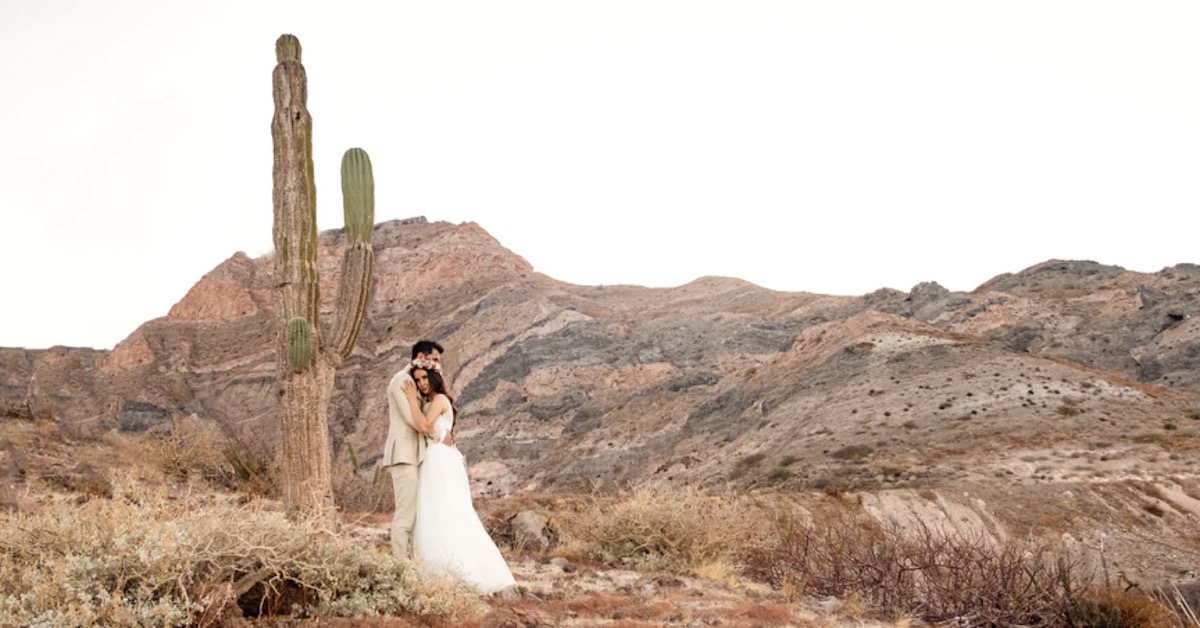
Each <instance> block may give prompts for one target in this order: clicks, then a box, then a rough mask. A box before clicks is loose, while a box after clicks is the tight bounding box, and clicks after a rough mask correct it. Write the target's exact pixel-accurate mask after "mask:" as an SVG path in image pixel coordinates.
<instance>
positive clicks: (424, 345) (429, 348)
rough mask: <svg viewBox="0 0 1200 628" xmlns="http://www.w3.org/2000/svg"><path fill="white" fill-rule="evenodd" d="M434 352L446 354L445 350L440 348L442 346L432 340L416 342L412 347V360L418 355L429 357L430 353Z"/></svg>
mask: <svg viewBox="0 0 1200 628" xmlns="http://www.w3.org/2000/svg"><path fill="white" fill-rule="evenodd" d="M434 351H437V352H438V353H445V352H446V350H445V349H443V348H442V345H439V344H438V343H436V342H434V341H432V340H418V341H417V344H415V345H413V348H412V359H414V360H415V359H417V354H418V353H424V354H425V355H429V354H430V353H433V352H434Z"/></svg>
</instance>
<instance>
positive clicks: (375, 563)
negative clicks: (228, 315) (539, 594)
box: [0, 484, 482, 626]
mask: <svg viewBox="0 0 1200 628" xmlns="http://www.w3.org/2000/svg"><path fill="white" fill-rule="evenodd" d="M115 493H116V495H115V497H114V498H113V499H93V500H90V501H88V502H86V503H84V504H82V505H76V504H74V503H73V502H71V503H67V502H60V503H56V504H51V505H48V506H45V507H43V508H41V509H40V510H39V511H38V512H36V513H25V514H11V515H0V591H2V592H3V593H2V594H0V617H3V618H5V621H6V622H11V624H5V625H22V626H24V625H53V626H91V625H113V626H140V625H184V624H197V625H205V624H208V625H215V624H216V623H219V622H221V621H223V618H228V617H229V616H233V617H241V616H243V614H245V615H249V616H252V617H253V616H259V615H272V614H289V615H294V616H298V617H359V616H369V615H376V614H383V613H387V614H416V613H422V614H426V615H431V616H440V617H446V618H449V617H461V618H472V617H475V616H477V615H479V613H480V612H481V611H482V606H481V602H480V601H479V600H478V598H477V597H475V596H473V595H471V594H470V593H468V592H466V591H464V590H462V589H460V588H457V587H455V586H453V585H448V584H445V583H426V582H424V581H423V580H422V579H421V578H420V576H419V573H418V571H417V569H416V567H415V566H414V565H413V564H412V563H411V562H409V561H401V560H397V559H393V558H392V557H391V556H390V555H389V554H382V553H380V552H377V551H375V550H374V549H373V548H371V547H368V546H365V545H364V544H363V543H362V542H361V541H356V540H354V539H352V538H350V537H348V536H345V535H343V534H341V533H339V532H338V531H336V530H329V529H326V528H323V527H322V526H319V525H317V524H316V523H313V522H301V523H292V522H289V521H287V520H286V519H285V518H284V516H283V514H282V513H281V512H278V511H277V510H274V509H273V507H272V506H271V505H270V504H260V503H259V502H250V503H249V504H246V505H240V506H239V505H235V504H233V503H222V502H211V501H205V502H192V501H190V500H189V499H181V498H179V497H177V496H176V497H174V498H171V497H170V496H168V495H167V494H166V493H165V492H154V493H151V492H146V491H141V492H140V493H139V492H136V491H131V490H130V489H127V488H121V485H120V484H118V488H117V490H116V491H115Z"/></svg>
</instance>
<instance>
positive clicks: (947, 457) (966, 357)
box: [0, 218, 1200, 564]
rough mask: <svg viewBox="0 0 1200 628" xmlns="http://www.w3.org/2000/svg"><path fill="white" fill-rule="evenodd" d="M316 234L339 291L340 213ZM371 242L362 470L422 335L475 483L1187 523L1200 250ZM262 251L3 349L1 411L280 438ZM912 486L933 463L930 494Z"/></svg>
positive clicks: (95, 424) (340, 425) (1195, 433)
mask: <svg viewBox="0 0 1200 628" xmlns="http://www.w3.org/2000/svg"><path fill="white" fill-rule="evenodd" d="M320 242H321V245H322V248H321V255H320V265H321V273H322V284H321V285H322V288H323V292H322V295H323V299H324V300H325V307H326V309H331V308H332V298H333V295H334V294H336V282H337V278H338V275H337V265H338V260H339V259H340V255H341V248H342V247H343V246H344V238H343V237H342V234H341V233H340V232H338V231H330V232H326V233H324V234H322V235H321V238H320ZM374 245H375V255H376V278H375V286H374V297H373V299H374V300H373V304H372V306H371V309H370V312H369V315H368V320H367V324H366V327H365V329H364V331H363V333H362V335H361V337H360V339H359V343H358V346H357V348H356V350H355V352H354V354H353V355H352V356H351V357H350V358H349V359H348V360H347V361H346V363H345V364H344V365H343V367H342V368H341V370H340V371H339V372H338V378H337V390H336V393H335V397H334V408H333V416H332V417H331V429H332V430H333V432H334V433H333V437H334V443H335V447H336V448H337V450H338V451H339V452H348V451H353V452H355V455H354V456H353V457H352V458H353V459H354V460H356V461H357V462H358V464H359V467H360V470H361V472H362V473H363V474H370V473H372V472H373V471H374V469H375V466H376V464H377V459H378V456H377V455H376V454H375V452H377V451H379V450H380V449H381V447H382V443H383V440H384V437H385V433H386V418H385V417H386V400H385V397H384V389H385V386H386V383H387V381H388V380H389V378H390V377H391V376H392V374H393V373H394V372H396V371H397V370H398V369H399V368H401V367H402V366H403V365H404V364H405V363H406V362H407V359H408V355H409V348H410V346H411V344H412V342H413V341H414V340H416V339H418V338H422V337H429V338H435V339H438V340H439V341H441V342H442V343H443V344H444V345H445V346H446V347H447V349H448V352H447V354H446V356H445V363H446V365H447V367H448V372H449V373H450V374H451V386H452V389H453V390H454V391H455V392H457V394H458V395H459V401H460V405H461V407H462V423H461V424H460V426H461V427H460V437H459V444H460V447H461V448H462V449H463V450H464V452H465V453H466V455H467V456H468V459H469V460H470V461H471V462H472V467H471V473H472V476H473V478H474V480H475V488H476V490H477V491H478V492H479V493H481V494H483V495H491V496H498V495H507V494H511V493H514V492H519V491H532V492H537V493H546V492H575V491H592V490H603V491H610V490H619V489H627V488H632V487H641V486H664V485H679V484H689V485H699V486H705V487H715V488H723V487H729V488H743V489H744V488H755V487H772V488H780V489H805V488H815V489H824V490H826V491H830V492H841V491H847V490H860V491H864V490H865V491H876V492H875V493H873V495H874V496H873V497H871V498H870V499H873V500H876V502H877V503H876V502H871V501H870V499H869V500H868V502H866V505H870V504H872V503H874V504H875V506H874V507H876V508H878V509H882V510H887V509H889V508H890V509H891V510H892V511H893V512H894V513H900V512H907V513H910V514H912V513H917V514H920V513H924V514H921V515H920V516H922V517H925V518H928V516H932V515H930V513H929V512H926V511H928V509H929V508H930V507H931V506H930V505H931V504H933V506H935V508H934V509H935V510H936V511H937V512H940V513H942V514H941V515H940V516H942V517H943V518H946V519H947V520H954V521H966V520H968V519H969V520H971V521H973V522H975V523H976V524H978V525H977V527H978V528H979V529H981V530H985V531H987V532H988V533H989V534H995V535H1001V536H1002V535H1005V534H1019V533H1021V532H1022V531H1025V530H1029V529H1032V527H1033V526H1034V525H1035V524H1036V523H1037V522H1038V521H1039V520H1040V521H1042V522H1043V523H1044V522H1045V518H1046V517H1051V519H1055V518H1056V519H1055V520H1057V521H1060V522H1062V521H1069V518H1067V519H1064V518H1063V516H1062V513H1061V512H1058V511H1055V512H1056V513H1057V514H1054V513H1051V514H1053V516H1051V514H1047V512H1046V511H1044V510H1040V509H1039V508H1032V507H1027V506H1028V504H1029V503H1032V502H1028V500H1035V502H1036V503H1037V504H1039V505H1040V506H1045V507H1046V508H1051V507H1052V506H1053V505H1055V504H1057V505H1058V506H1054V507H1061V505H1062V503H1063V500H1064V498H1063V496H1062V495H1063V493H1062V491H1064V490H1065V491H1067V492H1071V491H1072V490H1074V491H1076V492H1075V493H1071V494H1072V495H1073V497H1072V498H1071V499H1077V498H1078V499H1080V500H1084V501H1087V503H1088V504H1090V505H1088V506H1086V507H1085V505H1077V506H1078V508H1075V506H1072V507H1071V508H1072V509H1074V510H1070V509H1069V510H1070V511H1071V512H1091V514H1090V515H1088V516H1089V517H1091V519H1089V521H1091V522H1092V523H1093V524H1094V523H1096V522H1097V521H1101V519H1103V517H1101V516H1100V514H1102V513H1103V512H1104V511H1105V509H1109V510H1113V511H1117V512H1124V513H1125V514H1129V513H1130V512H1132V515H1130V517H1131V518H1132V520H1135V521H1143V520H1144V521H1143V522H1144V523H1145V524H1146V525H1147V526H1152V527H1151V528H1146V529H1147V530H1151V532H1153V533H1154V534H1160V533H1163V534H1167V533H1169V534H1173V535H1176V537H1178V538H1181V539H1184V538H1186V537H1187V534H1185V531H1186V529H1191V528H1181V527H1180V524H1181V523H1187V524H1188V525H1189V526H1191V525H1195V523H1196V521H1197V518H1198V517H1200V491H1196V490H1195V489H1188V488H1187V487H1188V486H1194V482H1195V478H1196V475H1195V469H1196V464H1195V461H1196V457H1197V452H1198V451H1200V394H1198V393H1200V322H1198V321H1200V316H1197V314H1200V266H1194V265H1186V264H1185V265H1179V266H1176V267H1173V268H1168V269H1164V270H1162V271H1161V272H1158V273H1155V274H1141V273H1134V272H1129V271H1125V270H1122V269H1120V268H1117V267H1112V266H1103V265H1100V264H1096V263H1093V262H1068V261H1050V262H1046V263H1043V264H1040V265H1038V266H1034V267H1032V268H1029V269H1026V270H1023V271H1021V272H1018V273H1016V274H1005V275H1001V276H999V277H996V278H995V279H993V280H991V281H989V282H987V283H985V284H984V285H982V286H980V287H979V288H978V289H976V290H975V291H973V292H969V293H956V292H949V291H947V290H945V289H943V288H942V287H940V286H938V285H937V284H936V283H923V284H920V285H918V286H916V287H915V288H913V290H912V291H911V292H908V293H903V292H898V291H894V290H880V291H877V292H874V293H871V294H868V295H864V296H859V297H837V296H826V295H817V294H806V293H784V292H775V291H771V290H766V289H763V288H760V287H758V286H755V285H753V284H750V283H747V282H744V281H739V280H736V279H726V278H716V277H706V278H702V279H698V280H696V281H693V282H691V283H688V284H686V285H683V286H679V287H676V288H667V289H651V288H642V287H636V286H575V285H570V284H565V283H562V282H559V281H555V280H554V279H552V278H549V277H546V276H544V275H541V274H538V273H536V272H534V271H533V269H532V268H531V267H530V265H529V264H528V263H527V262H525V260H523V259H521V258H520V257H519V256H517V255H515V254H513V253H512V252H510V251H508V250H506V249H505V248H503V247H502V246H501V245H500V244H499V243H498V242H496V241H495V240H494V239H493V238H492V237H491V236H490V235H488V234H487V233H486V232H485V231H484V230H483V229H481V228H480V227H479V226H477V225H475V224H471V223H467V224H462V225H451V224H446V223H429V222H427V221H425V220H424V219H423V218H415V219H410V220H404V221H393V222H388V223H383V224H380V225H378V226H377V227H376V233H375V237H374ZM270 275H271V260H270V259H269V258H266V257H264V258H260V259H250V258H248V257H247V256H245V255H243V254H241V253H238V254H236V255H234V256H233V257H231V258H229V259H228V260H226V261H225V262H224V263H222V264H221V265H219V266H218V267H217V268H215V269H214V270H213V271H212V272H210V273H209V274H208V275H206V276H205V277H204V278H202V279H201V280H200V281H199V282H198V283H197V284H196V285H195V286H194V287H193V288H192V289H191V290H190V291H189V292H188V294H187V295H186V296H184V298H183V299H182V300H181V301H179V303H178V304H176V305H175V307H173V308H172V309H171V311H170V313H169V314H168V315H167V316H166V317H165V318H161V319H156V320H153V321H149V322H147V323H146V324H144V325H142V326H141V327H140V328H138V329H137V330H136V331H134V332H133V333H132V334H131V335H130V336H129V337H128V338H127V339H126V340H124V341H123V342H122V343H121V344H120V345H118V346H117V347H116V348H115V349H114V350H112V351H96V350H90V349H75V348H66V347H55V348H52V349H48V350H39V351H33V350H24V349H0V421H12V420H28V419H31V418H34V419H44V420H51V421H54V422H57V424H58V425H60V426H61V431H62V432H63V433H64V434H67V435H69V436H71V437H76V438H78V437H89V436H96V435H100V434H103V433H105V432H107V431H110V430H120V431H124V432H139V431H144V430H147V429H150V428H152V427H153V426H155V425H158V424H161V423H165V422H168V421H170V420H171V419H172V418H174V417H180V416H186V415H196V416H198V417H200V418H203V419H210V420H213V421H218V422H221V423H222V424H224V425H225V426H228V428H229V429H230V431H231V432H233V433H236V434H240V435H242V436H243V437H244V438H245V439H246V440H247V441H248V442H253V443H256V444H259V445H262V446H264V447H265V448H267V449H270V447H271V444H272V443H273V442H274V441H275V440H276V436H277V430H278V426H277V424H276V422H275V419H274V417H273V414H272V413H273V402H274V398H275V394H276V382H275V374H274V368H275V366H274V364H275V363H274V358H273V351H274V338H275V333H274V329H273V327H272V325H273V320H272V318H273V317H272V315H271V312H270V308H271V295H270V290H271V276H270ZM1138 483H1142V484H1138ZM1189 483H1191V484H1189ZM1051 486H1053V487H1056V488H1052V489H1051V488H1048V487H1051ZM1064 486H1065V487H1066V488H1062V487H1064ZM1138 486H1141V487H1142V488H1141V489H1139V488H1138ZM929 487H933V488H939V489H945V490H944V491H942V492H941V493H937V494H936V495H939V497H938V499H936V500H932V501H931V500H930V499H929V496H930V495H934V494H933V493H920V491H922V490H925V489H927V488H929ZM951 487H952V488H951ZM968 487H969V489H968V490H964V489H967V488H968ZM1072 487H1076V488H1074V489H1073V488H1072ZM1078 487H1086V490H1085V489H1084V488H1078ZM1104 487H1108V488H1104ZM1143 489H1144V490H1143ZM1189 490H1190V491H1191V493H1189V492H1188V491H1189ZM1047 491H1049V492H1047ZM1080 491H1084V493H1086V495H1084V493H1080ZM1106 491H1107V492H1106ZM1164 491H1165V492H1164ZM959 493H963V494H964V495H959ZM920 495H924V497H921V496H920ZM1164 495H1171V496H1174V497H1173V498H1171V499H1170V500H1167V499H1166V497H1164ZM942 496H953V499H951V497H942ZM1085 497H1086V499H1085ZM897 500H899V501H897ZM938 500H941V501H938ZM989 500H990V503H991V505H990V506H984V505H983V504H984V503H985V502H988V501H989ZM1160 502H1161V504H1160ZM1168 502H1169V503H1168ZM888 504H891V505H890V506H889V505H888ZM1081 504H1082V502H1081ZM1156 504H1157V505H1156ZM1164 506H1166V507H1167V510H1165V511H1164V510H1163V507H1164ZM1156 512H1157V514H1156ZM968 513H974V514H970V515H969V516H968ZM1098 513H1099V514H1098ZM1164 513H1165V514H1164ZM913 516H916V515H913ZM1039 517H1040V518H1041V519H1039ZM1002 519H1003V523H1001V520H1002ZM1080 525H1081V526H1082V524H1080ZM1153 526H1158V527H1157V528H1153ZM1061 527H1062V528H1063V530H1064V531H1065V530H1067V529H1069V528H1071V526H1070V525H1067V524H1062V526H1061ZM1083 528H1086V530H1084V531H1083V532H1079V531H1077V532H1076V535H1077V536H1083V537H1087V536H1088V535H1089V534H1090V535H1092V537H1090V538H1093V540H1094V539H1097V538H1101V537H1100V536H1096V535H1102V534H1103V535H1107V534H1110V533H1112V534H1115V532H1114V531H1113V530H1112V529H1107V530H1108V531H1105V530H1106V529H1105V528H1104V527H1103V525H1100V526H1099V527H1096V526H1094V525H1091V524H1089V525H1088V526H1082V527H1081V529H1083ZM1110 528H1111V526H1110ZM1160 528H1161V529H1160ZM1172 531H1173V532H1172ZM1151 532H1145V533H1147V534H1149V533H1151ZM1139 534H1140V532H1139ZM1179 535H1182V536H1179ZM1164 538H1165V537H1164ZM1172 538H1175V537H1172ZM1180 543H1182V545H1180V544H1174V545H1169V547H1170V548H1171V550H1170V552H1174V554H1173V555H1172V556H1173V557H1172V556H1166V555H1164V556H1158V557H1152V556H1151V555H1150V554H1146V555H1144V556H1142V558H1143V559H1144V560H1146V561H1160V560H1161V561H1175V562H1180V561H1182V562H1181V563H1180V564H1186V563H1187V562H1188V561H1189V560H1192V559H1196V560H1192V564H1200V558H1198V557H1200V547H1195V548H1193V550H1197V551H1196V552H1195V553H1194V554H1187V553H1186V552H1184V554H1180V553H1179V552H1180V551H1182V550H1180V549H1179V548H1180V547H1191V546H1190V545H1188V544H1187V543H1186V542H1185V541H1180ZM1188 551H1192V550H1188ZM1164 552H1166V550H1164ZM1170 552H1167V553H1168V554H1169V553H1170ZM1164 564H1166V563H1164Z"/></svg>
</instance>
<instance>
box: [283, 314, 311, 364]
mask: <svg viewBox="0 0 1200 628" xmlns="http://www.w3.org/2000/svg"><path fill="white" fill-rule="evenodd" d="M287 343H288V364H289V365H290V366H291V367H292V372H293V373H299V372H300V371H303V370H304V367H306V366H308V360H309V358H311V357H312V336H311V335H310V334H309V333H308V321H306V320H304V319H303V318H300V317H299V316H297V317H296V318H293V319H292V320H291V322H290V323H288V331H287Z"/></svg>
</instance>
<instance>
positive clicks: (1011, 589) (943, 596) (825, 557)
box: [744, 513, 1076, 626]
mask: <svg viewBox="0 0 1200 628" xmlns="http://www.w3.org/2000/svg"><path fill="white" fill-rule="evenodd" d="M774 523H775V529H776V531H777V534H776V536H775V538H774V540H773V541H772V542H770V543H767V544H765V545H762V546H759V547H755V548H750V550H749V551H748V554H747V555H746V556H745V558H744V563H745V564H746V565H747V574H748V575H750V576H752V577H756V578H759V579H761V580H764V581H766V582H769V583H771V584H774V585H776V586H780V587H782V588H784V589H785V590H788V591H792V592H794V593H795V594H797V595H805V594H809V595H812V594H816V595H825V596H829V595H832V596H836V597H840V598H849V597H856V598H858V599H861V600H863V601H864V602H865V603H867V604H869V605H870V606H871V607H872V608H874V609H876V610H877V611H878V612H881V613H883V614H884V615H886V616H890V617H893V618H901V617H919V618H921V619H923V620H925V621H929V622H943V621H948V620H951V619H954V618H969V619H970V621H971V624H972V625H985V626H1007V625H1015V624H1021V625H1030V626H1039V625H1056V623H1057V622H1059V621H1060V620H1061V618H1062V616H1063V613H1064V612H1065V610H1066V609H1067V608H1068V607H1069V602H1070V600H1072V599H1073V597H1074V595H1075V593H1076V585H1075V584H1074V583H1075V579H1074V574H1073V573H1072V571H1073V567H1074V566H1073V564H1072V563H1071V562H1070V561H1067V560H1063V559H1061V558H1059V559H1056V558H1055V556H1054V555H1053V554H1052V552H1051V550H1050V548H1049V547H1048V546H1038V545H1029V544H1024V543H1008V544H1001V545H998V544H996V543H994V542H992V541H990V540H989V539H986V538H983V537H979V536H976V537H972V536H962V535H951V534H947V533H943V532H942V531H940V530H938V529H932V528H929V527H924V526H918V527H917V528H916V531H915V533H906V532H904V531H902V530H901V529H900V528H898V527H896V526H884V527H881V526H879V525H878V524H877V523H875V522H873V521H865V520H862V519H855V518H852V517H850V516H849V515H847V514H845V513H841V514H837V515H834V516H832V517H831V518H830V519H827V520H823V521H821V522H819V523H818V524H816V525H813V524H809V523H804V522H800V521H797V520H795V519H794V518H791V517H787V516H784V517H780V518H779V519H777V520H776V521H775V522H774Z"/></svg>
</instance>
